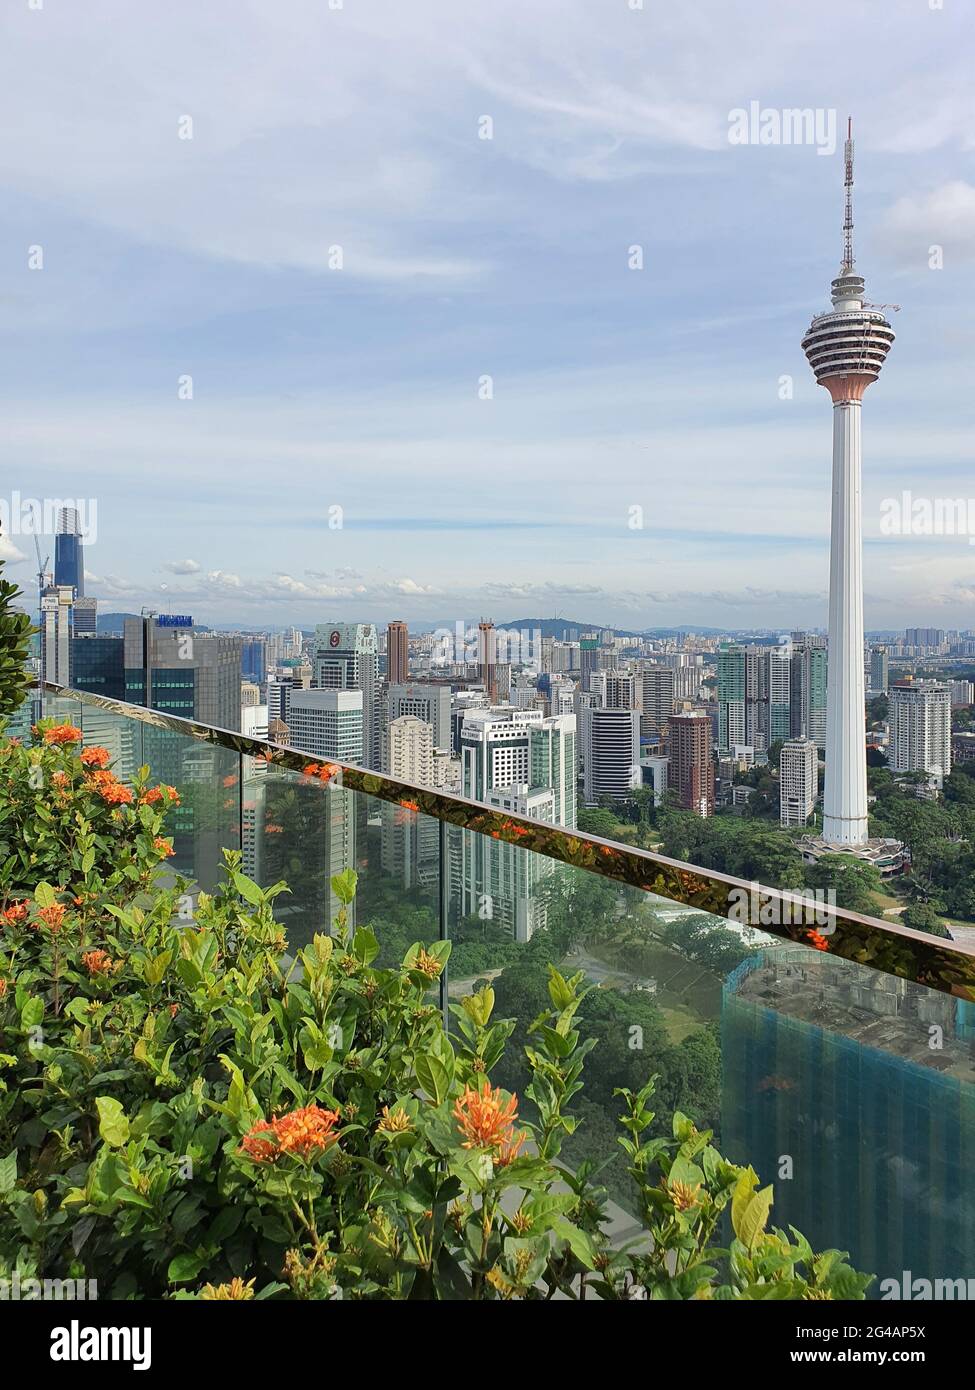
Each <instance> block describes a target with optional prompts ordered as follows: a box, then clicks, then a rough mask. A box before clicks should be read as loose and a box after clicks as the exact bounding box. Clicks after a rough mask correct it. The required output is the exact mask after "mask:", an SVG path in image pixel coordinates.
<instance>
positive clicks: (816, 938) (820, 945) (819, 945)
mask: <svg viewBox="0 0 975 1390" xmlns="http://www.w3.org/2000/svg"><path fill="white" fill-rule="evenodd" d="M806 935H807V936H808V937H809V940H810V941H811V942H812V944H813V945H814V946H815V948H816V950H817V951H828V950H829V942H828V941H827V940H826V938H825V936H823V934H822V932H818V931H816V929H815V927H814V928H812V930H810V931H808V932H806Z"/></svg>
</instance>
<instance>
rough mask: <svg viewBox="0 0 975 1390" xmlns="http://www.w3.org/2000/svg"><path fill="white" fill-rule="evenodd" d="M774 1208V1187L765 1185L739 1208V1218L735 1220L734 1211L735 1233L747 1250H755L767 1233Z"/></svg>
mask: <svg viewBox="0 0 975 1390" xmlns="http://www.w3.org/2000/svg"><path fill="white" fill-rule="evenodd" d="M771 1210H772V1188H771V1187H763V1188H762V1190H761V1191H760V1192H754V1193H752V1195H751V1197H750V1199H749V1201H748V1203H747V1205H745V1207H744V1208H743V1209H740V1210H739V1213H738V1220H737V1222H736V1221H735V1217H734V1211H732V1222H733V1224H734V1227H735V1235H736V1236H737V1237H738V1239H739V1240H740V1241H741V1243H742V1245H744V1246H745V1248H746V1250H749V1251H751V1250H754V1249H755V1247H756V1245H757V1244H758V1242H759V1240H760V1239H761V1237H762V1236H763V1235H764V1234H765V1225H766V1222H767V1221H768V1218H769V1212H770V1211H771Z"/></svg>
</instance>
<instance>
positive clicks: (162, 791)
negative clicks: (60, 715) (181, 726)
mask: <svg viewBox="0 0 975 1390" xmlns="http://www.w3.org/2000/svg"><path fill="white" fill-rule="evenodd" d="M110 762H111V757H110V755H109V753H108V751H107V750H106V749H104V748H84V749H83V748H81V730H80V729H76V728H75V727H74V725H72V724H64V723H57V722H55V721H54V720H51V719H42V720H40V722H39V723H38V724H36V725H35V726H34V729H33V731H32V741H31V743H30V745H25V744H21V743H19V742H17V741H16V740H15V739H10V740H8V741H6V742H5V743H2V744H0V920H6V914H8V913H9V912H10V911H11V909H13V910H14V912H15V913H16V912H17V911H19V910H20V909H19V907H18V904H19V903H20V902H22V900H23V899H24V898H26V897H27V896H28V895H29V894H30V893H31V892H32V891H33V889H34V888H35V887H36V885H37V884H38V883H42V882H43V883H49V884H51V885H52V886H53V888H54V890H55V893H56V894H57V895H60V896H62V897H66V898H67V901H66V904H65V905H66V906H69V907H70V908H71V909H72V911H74V912H79V913H81V914H82V915H83V916H88V917H94V916H95V915H97V914H98V913H99V912H101V911H102V910H103V908H104V905H105V904H106V903H110V902H113V903H124V902H127V901H128V900H129V899H131V898H132V896H133V895H134V894H136V893H138V892H144V891H146V890H147V889H148V888H149V886H150V884H151V882H152V878H153V874H154V871H155V869H156V866H157V865H158V864H159V862H160V860H161V859H162V858H164V857H166V855H168V854H170V853H171V852H172V851H171V845H170V842H169V841H168V840H164V839H163V838H162V837H161V836H160V834H159V832H160V831H161V830H162V828H163V823H164V818H165V812H166V810H167V809H168V807H169V806H172V805H176V804H177V803H178V801H179V794H178V793H177V792H176V790H175V788H173V787H165V786H159V787H150V786H149V785H148V770H147V769H145V768H143V769H141V770H140V771H139V772H138V773H137V774H136V776H135V778H134V779H133V781H132V782H131V784H129V785H126V784H124V783H123V782H121V781H120V780H119V778H118V777H117V776H116V775H115V773H114V772H113V771H112V770H111V767H110V766H109V764H110ZM164 847H165V848H164ZM68 887H70V889H71V892H70V896H68V895H67V894H66V893H62V890H66V889H67V888H68ZM75 899H78V901H77V902H76V901H74V900H75Z"/></svg>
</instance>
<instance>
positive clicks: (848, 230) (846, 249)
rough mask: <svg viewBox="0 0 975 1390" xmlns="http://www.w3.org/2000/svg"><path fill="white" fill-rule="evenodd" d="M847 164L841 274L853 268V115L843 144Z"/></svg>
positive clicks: (848, 119)
mask: <svg viewBox="0 0 975 1390" xmlns="http://www.w3.org/2000/svg"><path fill="white" fill-rule="evenodd" d="M843 157H844V161H845V164H846V175H845V178H844V188H845V190H846V211H845V214H844V217H843V264H842V266H841V267H840V274H841V275H849V273H850V272H851V271H852V269H853V117H852V116H848V117H847V120H846V144H845V145H844V146H843Z"/></svg>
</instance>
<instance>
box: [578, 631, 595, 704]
mask: <svg viewBox="0 0 975 1390" xmlns="http://www.w3.org/2000/svg"><path fill="white" fill-rule="evenodd" d="M579 667H580V672H581V687H582V689H583V690H584V691H588V690H589V688H590V684H591V681H592V674H593V672H594V671H598V670H599V638H598V636H597V635H596V633H595V632H587V633H586V634H585V635H584V636H583V637H581V638H580V640H579Z"/></svg>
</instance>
